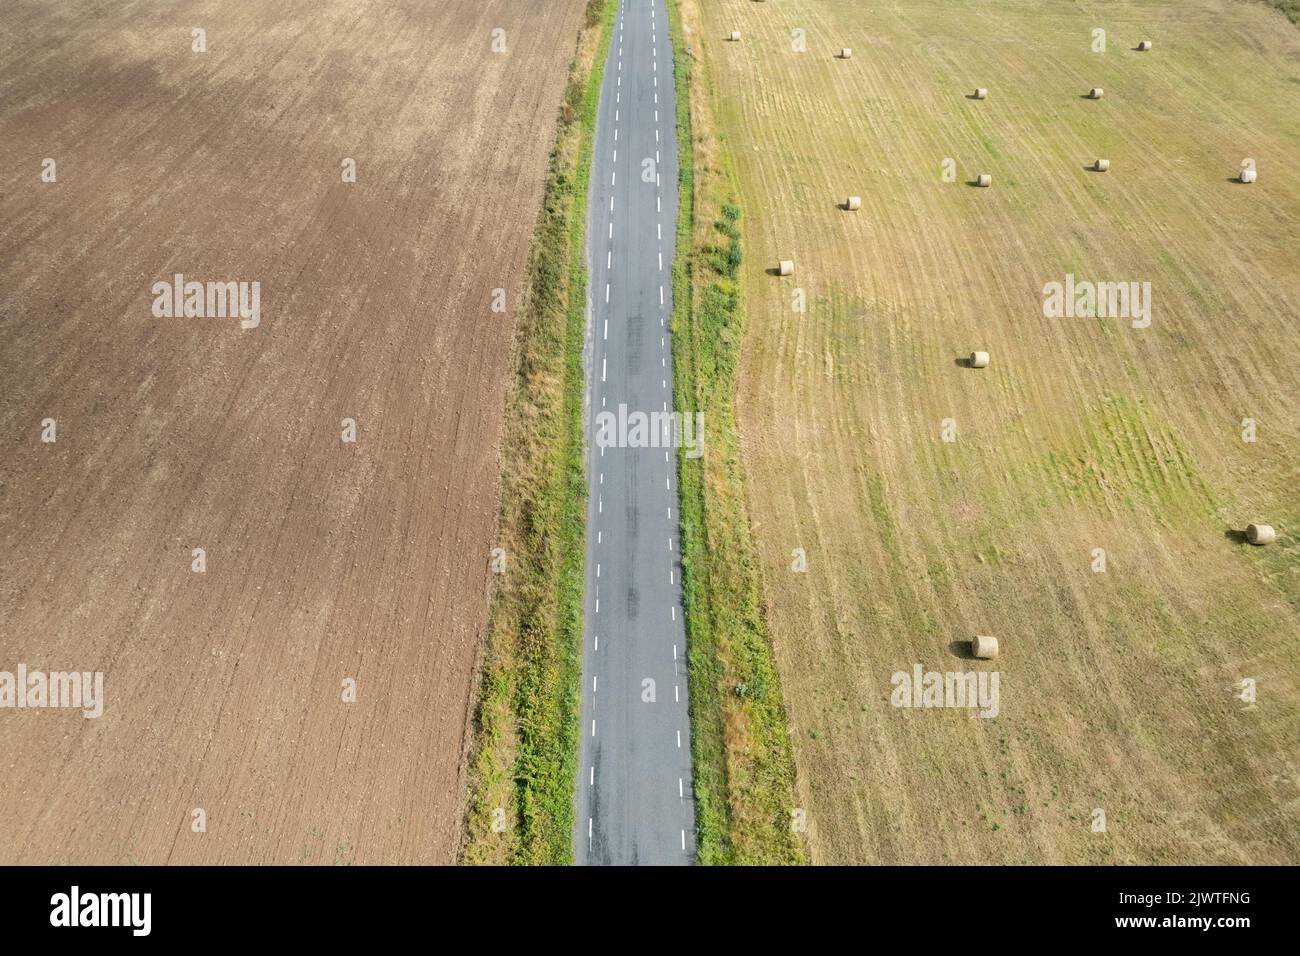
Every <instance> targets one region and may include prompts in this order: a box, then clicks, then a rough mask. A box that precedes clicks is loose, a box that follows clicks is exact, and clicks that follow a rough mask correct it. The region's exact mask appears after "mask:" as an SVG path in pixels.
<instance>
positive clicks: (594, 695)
mask: <svg viewBox="0 0 1300 956" xmlns="http://www.w3.org/2000/svg"><path fill="white" fill-rule="evenodd" d="M668 29H669V28H668V13H667V10H666V9H665V6H664V2H663V0H621V3H620V5H619V9H618V19H617V21H616V23H615V27H614V35H613V39H612V42H611V46H610V51H609V59H608V62H607V64H606V67H605V77H604V82H603V85H602V87H601V95H600V108H599V113H598V117H597V122H596V140H595V147H594V149H595V155H594V157H593V160H592V173H591V188H590V208H589V210H588V232H587V235H588V249H587V254H588V257H589V266H590V270H589V275H590V277H591V283H590V299H589V309H588V314H589V318H590V321H589V322H588V349H587V400H588V408H587V422H588V447H589V451H588V474H589V476H590V508H589V512H588V517H587V571H586V630H585V634H584V648H583V686H582V746H581V760H580V764H579V771H578V780H577V819H576V822H575V826H574V857H575V859H576V860H577V861H578V862H579V863H586V864H687V863H692V862H694V859H695V807H694V801H693V798H692V794H693V790H692V781H691V737H690V723H689V709H688V703H689V700H688V697H687V687H686V634H685V628H684V625H683V620H682V606H681V564H680V561H679V550H678V548H679V544H678V523H677V464H676V462H677V453H676V451H675V450H674V449H672V448H667V447H663V444H664V442H663V437H664V436H663V433H662V431H660V430H659V429H656V428H651V429H649V430H648V432H647V433H646V434H645V435H643V436H642V437H643V438H644V439H645V441H644V442H640V441H638V437H637V433H636V431H635V429H634V428H633V429H632V430H629V431H628V432H627V435H626V441H617V439H619V435H618V433H617V430H614V431H613V432H612V433H611V432H609V431H607V432H605V434H606V435H609V436H610V437H613V438H615V439H616V444H615V445H612V446H611V445H609V444H608V443H607V442H604V441H601V440H599V436H600V434H601V432H600V429H601V426H602V422H604V421H606V420H605V419H602V418H601V417H600V416H601V413H602V412H607V413H609V414H610V415H612V416H614V418H615V420H617V418H618V416H619V409H620V406H623V407H624V408H625V412H626V415H625V417H624V420H625V421H627V422H630V423H631V424H632V425H633V426H635V422H636V420H635V418H634V417H632V416H633V415H634V413H637V412H640V413H642V414H646V415H648V414H650V413H653V412H659V413H662V412H669V411H671V410H672V407H673V405H672V401H673V394H672V388H673V379H672V348H671V345H672V343H671V341H670V339H669V327H668V326H669V316H671V314H672V281H671V276H672V254H673V247H674V237H675V235H676V228H677V141H676V137H675V125H674V117H675V113H674V106H673V76H672V44H671V40H670V37H669V32H668ZM632 444H638V445H645V444H649V447H626V446H629V445H632ZM619 445H623V446H624V447H619Z"/></svg>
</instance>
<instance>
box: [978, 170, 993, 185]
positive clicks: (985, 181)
mask: <svg viewBox="0 0 1300 956" xmlns="http://www.w3.org/2000/svg"><path fill="white" fill-rule="evenodd" d="M976 182H978V183H979V184H980V185H981V186H992V185H993V177H992V176H990V175H989V174H988V173H980V178H979V179H977V180H976Z"/></svg>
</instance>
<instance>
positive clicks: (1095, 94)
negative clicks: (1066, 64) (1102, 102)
mask: <svg viewBox="0 0 1300 956" xmlns="http://www.w3.org/2000/svg"><path fill="white" fill-rule="evenodd" d="M1105 95H1106V91H1105V90H1103V89H1102V88H1101V87H1100V86H1094V87H1093V88H1092V89H1090V90H1089V91H1088V99H1090V100H1099V99H1101V98H1102V97H1103V96H1105Z"/></svg>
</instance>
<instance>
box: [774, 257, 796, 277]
mask: <svg viewBox="0 0 1300 956" xmlns="http://www.w3.org/2000/svg"><path fill="white" fill-rule="evenodd" d="M776 271H777V272H779V273H780V274H781V275H783V276H792V275H794V260H793V259H782V260H781V261H780V262H778V263H777V267H776Z"/></svg>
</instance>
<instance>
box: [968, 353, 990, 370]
mask: <svg viewBox="0 0 1300 956" xmlns="http://www.w3.org/2000/svg"><path fill="white" fill-rule="evenodd" d="M970 367H971V368H988V367H989V353H988V352H971V354H970Z"/></svg>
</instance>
